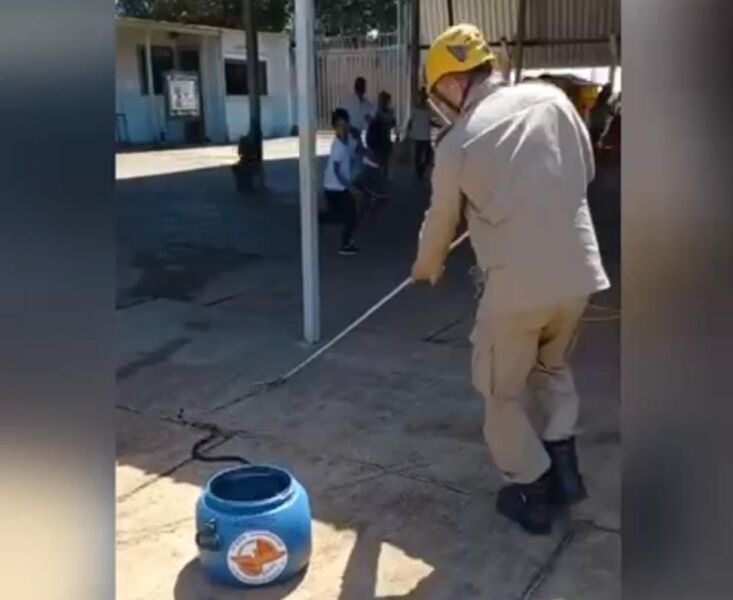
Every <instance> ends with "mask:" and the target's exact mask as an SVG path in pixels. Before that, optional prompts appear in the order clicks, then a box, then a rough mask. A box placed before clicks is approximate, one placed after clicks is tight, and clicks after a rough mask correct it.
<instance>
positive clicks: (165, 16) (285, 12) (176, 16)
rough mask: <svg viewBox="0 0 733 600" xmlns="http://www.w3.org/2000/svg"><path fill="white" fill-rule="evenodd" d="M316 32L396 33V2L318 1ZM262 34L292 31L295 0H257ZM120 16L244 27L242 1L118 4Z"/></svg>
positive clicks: (133, 0) (122, 0) (119, 0)
mask: <svg viewBox="0 0 733 600" xmlns="http://www.w3.org/2000/svg"><path fill="white" fill-rule="evenodd" d="M315 2H316V21H317V22H316V28H317V31H318V33H319V34H321V35H328V36H334V35H359V34H364V33H366V32H368V31H370V30H372V29H378V30H379V31H392V30H394V28H395V26H396V16H397V11H396V7H395V2H394V1H393V0H315ZM256 3H257V22H258V27H259V29H260V30H261V31H282V30H284V29H289V27H290V25H291V22H292V15H293V5H294V0H256ZM116 7H117V11H118V13H119V14H124V15H127V16H130V17H140V18H144V19H157V20H160V21H174V22H178V23H198V24H203V25H214V26H218V27H232V28H237V27H241V23H242V21H241V14H242V0H116Z"/></svg>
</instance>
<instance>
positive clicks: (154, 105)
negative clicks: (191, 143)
mask: <svg viewBox="0 0 733 600" xmlns="http://www.w3.org/2000/svg"><path fill="white" fill-rule="evenodd" d="M152 37H153V33H152V31H151V30H150V29H148V30H146V31H145V78H146V79H147V82H148V103H149V109H150V126H151V127H152V129H153V143H157V142H158V141H160V125H159V124H158V100H157V98H156V97H155V87H154V85H153V44H152Z"/></svg>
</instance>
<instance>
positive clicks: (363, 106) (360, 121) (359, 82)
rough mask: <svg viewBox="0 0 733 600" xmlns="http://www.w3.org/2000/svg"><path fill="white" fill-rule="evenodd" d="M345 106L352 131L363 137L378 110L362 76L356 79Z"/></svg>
mask: <svg viewBox="0 0 733 600" xmlns="http://www.w3.org/2000/svg"><path fill="white" fill-rule="evenodd" d="M343 106H344V108H345V109H346V110H347V112H348V113H349V120H350V123H351V131H352V133H353V134H354V135H355V136H359V137H361V136H362V134H364V132H366V130H367V127H368V126H369V121H371V120H372V119H373V118H374V115H375V114H376V112H377V111H376V109H375V108H374V104H372V102H371V101H370V100H369V98H368V97H367V82H366V79H364V78H363V77H361V76H360V77H357V78H356V79H355V80H354V92H353V94H349V96H348V98H347V99H346V101H345V102H344V104H343Z"/></svg>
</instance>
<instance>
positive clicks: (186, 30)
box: [115, 17, 297, 144]
mask: <svg viewBox="0 0 733 600" xmlns="http://www.w3.org/2000/svg"><path fill="white" fill-rule="evenodd" d="M258 42H259V53H260V56H259V68H260V73H261V78H262V79H261V81H262V90H263V95H262V132H263V135H264V136H265V137H278V136H285V135H289V134H290V132H291V129H292V127H293V125H295V123H296V119H297V116H296V114H295V104H294V95H293V89H294V85H293V83H292V82H293V81H294V77H295V73H294V68H293V66H292V62H291V55H290V39H289V37H288V35H287V34H285V33H260V34H259V38H258ZM147 51H149V52H150V61H148V56H147V54H146V52H147ZM148 64H149V66H150V75H151V78H152V80H153V88H154V91H155V94H154V95H153V96H152V97H151V96H150V95H148ZM174 69H175V70H183V71H193V72H197V73H198V75H199V81H200V91H201V94H200V98H201V118H200V119H199V120H182V119H171V118H168V117H167V113H166V110H165V98H164V73H165V72H166V71H170V70H174ZM247 87H248V86H247V53H246V44H245V35H244V32H243V31H241V30H232V29H222V28H218V27H208V26H199V25H182V24H178V23H164V22H158V21H150V20H145V19H132V18H126V17H120V18H118V19H117V56H116V94H115V97H116V100H115V101H116V110H115V112H116V131H117V139H118V141H119V142H122V143H130V144H150V143H153V142H163V143H167V144H180V143H204V142H206V141H209V142H214V143H227V142H232V143H233V142H237V141H238V140H239V138H240V137H241V136H242V135H245V134H246V133H247V131H248V130H249V96H248V95H247Z"/></svg>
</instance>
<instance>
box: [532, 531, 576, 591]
mask: <svg viewBox="0 0 733 600" xmlns="http://www.w3.org/2000/svg"><path fill="white" fill-rule="evenodd" d="M578 529H579V528H578V526H577V525H575V526H573V527H571V528H570V529H569V530H568V531H567V532H566V533H565V535H564V536H563V537H562V538H561V539H560V541H559V542H558V544H557V545H556V546H555V548H554V549H553V550H552V552H551V553H550V556H548V557H547V559H546V560H545V561H544V562H543V563H542V564H541V565H540V567H539V568H538V569H537V571H536V572H535V573H534V575H532V577H531V578H530V580H529V583H527V585H526V586H525V588H524V591H523V592H522V594H521V596H519V599H518V600H532V598H534V597H535V594H536V593H537V592H538V591H539V590H540V588H541V587H542V585H543V584H544V583H545V581H547V578H548V577H549V576H550V574H551V573H552V572H553V571H554V569H555V565H556V564H557V561H558V560H559V559H560V557H561V556H562V555H563V553H564V552H565V550H567V549H568V547H569V546H570V544H571V543H572V542H573V540H574V539H575V536H576V535H577V534H578Z"/></svg>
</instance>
